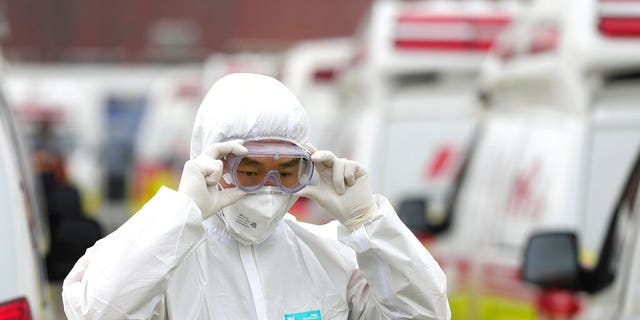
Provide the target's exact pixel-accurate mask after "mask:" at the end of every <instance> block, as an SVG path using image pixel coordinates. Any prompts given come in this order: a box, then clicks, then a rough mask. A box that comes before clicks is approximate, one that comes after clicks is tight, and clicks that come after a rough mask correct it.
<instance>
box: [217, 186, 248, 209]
mask: <svg viewBox="0 0 640 320" xmlns="http://www.w3.org/2000/svg"><path fill="white" fill-rule="evenodd" d="M218 192H219V195H220V198H219V199H220V202H219V203H220V204H221V205H222V206H223V207H226V206H229V205H231V204H234V203H235V202H236V201H238V200H240V199H241V198H242V197H244V196H245V195H247V193H246V192H245V191H242V190H241V189H240V188H235V187H234V188H227V189H222V190H220V191H218Z"/></svg>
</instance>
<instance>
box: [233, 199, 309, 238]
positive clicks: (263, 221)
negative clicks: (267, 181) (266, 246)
mask: <svg viewBox="0 0 640 320" xmlns="http://www.w3.org/2000/svg"><path fill="white" fill-rule="evenodd" d="M296 200H297V197H294V196H293V195H290V194H286V193H283V192H281V191H280V190H278V189H277V188H275V187H264V188H262V189H260V190H259V191H258V192H256V193H251V194H248V195H246V196H245V197H243V198H242V199H240V200H238V202H236V203H234V204H232V205H230V206H228V207H226V208H224V209H222V213H221V214H220V217H221V218H222V220H223V221H224V223H225V226H226V228H227V231H228V232H229V234H231V236H232V237H233V238H234V239H236V240H237V241H238V242H240V243H241V244H243V245H252V244H258V243H261V242H262V241H264V240H265V239H267V238H268V237H269V236H270V235H271V234H273V232H274V231H275V229H276V227H277V226H278V223H279V222H280V220H281V219H282V217H284V215H285V214H286V213H287V211H289V209H290V208H291V206H292V205H293V203H294V202H295V201H296Z"/></svg>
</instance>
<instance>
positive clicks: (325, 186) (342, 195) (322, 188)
mask: <svg viewBox="0 0 640 320" xmlns="http://www.w3.org/2000/svg"><path fill="white" fill-rule="evenodd" d="M305 147H306V148H307V149H308V150H309V152H311V160H313V162H314V163H315V166H316V170H317V171H318V174H319V176H320V183H319V184H318V185H307V186H306V187H305V188H304V189H302V190H300V191H298V192H297V193H296V194H295V195H296V196H301V197H306V198H309V199H312V200H314V201H316V202H318V203H319V204H320V205H321V206H322V207H323V208H325V209H326V210H327V211H329V213H331V214H332V215H333V216H334V217H335V218H336V219H338V221H340V222H341V223H342V224H343V225H344V226H345V227H347V228H348V229H350V230H353V229H356V228H358V227H359V226H361V225H362V224H364V223H365V222H367V221H369V220H370V219H371V218H372V217H373V214H374V213H375V212H376V210H378V208H377V206H376V204H375V201H374V200H373V193H372V192H371V186H370V185H369V175H368V174H367V171H366V170H365V169H364V167H362V165H361V164H359V163H357V162H355V161H352V160H347V159H344V158H342V159H338V157H336V155H335V154H333V153H332V152H331V151H326V150H322V151H317V150H316V149H315V147H314V146H312V145H311V144H307V145H305Z"/></svg>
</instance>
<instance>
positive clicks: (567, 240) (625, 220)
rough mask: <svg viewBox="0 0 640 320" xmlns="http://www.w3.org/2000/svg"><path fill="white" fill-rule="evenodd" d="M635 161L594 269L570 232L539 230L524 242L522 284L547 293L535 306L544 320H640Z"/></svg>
mask: <svg viewBox="0 0 640 320" xmlns="http://www.w3.org/2000/svg"><path fill="white" fill-rule="evenodd" d="M638 156H640V154H638ZM638 156H636V162H635V165H634V169H633V171H632V172H631V173H630V174H629V176H628V178H627V179H626V184H625V187H624V189H622V190H621V192H619V193H618V195H617V197H616V205H615V207H614V210H613V211H612V212H610V213H609V214H608V215H607V219H608V223H607V224H606V230H607V231H606V235H605V238H604V240H603V242H602V245H601V246H600V250H599V252H598V263H597V265H595V266H585V265H584V264H583V263H581V262H580V259H579V255H580V254H579V248H580V247H581V238H582V237H581V236H580V235H578V234H577V233H576V232H575V231H573V230H539V231H537V232H536V233H534V234H533V235H531V236H530V238H529V240H528V241H527V245H526V247H525V252H524V258H523V259H524V262H523V266H522V278H523V279H524V280H525V281H526V282H528V283H531V284H533V285H535V286H537V287H538V288H541V289H543V290H545V291H546V292H547V294H546V295H543V296H541V297H542V298H541V299H539V301H537V305H539V306H540V307H541V308H540V309H542V310H543V311H544V313H543V315H544V316H547V317H549V316H556V315H563V316H564V319H582V320H595V319H612V320H625V319H640V304H639V303H638V301H640V206H638V203H639V201H640V192H639V191H640V189H639V188H638V186H640V157H638ZM559 301H561V303H559Z"/></svg>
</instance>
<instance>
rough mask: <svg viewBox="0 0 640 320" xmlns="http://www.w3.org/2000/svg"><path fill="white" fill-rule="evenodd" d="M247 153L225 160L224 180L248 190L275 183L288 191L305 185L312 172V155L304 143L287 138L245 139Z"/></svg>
mask: <svg viewBox="0 0 640 320" xmlns="http://www.w3.org/2000/svg"><path fill="white" fill-rule="evenodd" d="M244 146H245V147H246V148H247V149H248V151H249V152H248V153H247V154H246V155H243V156H236V155H233V154H231V155H228V156H227V157H226V160H225V162H224V175H223V178H224V179H225V182H227V183H230V184H233V185H235V186H237V187H238V188H240V189H241V190H243V191H246V192H256V191H258V189H260V188H262V187H264V186H275V187H278V188H279V189H280V190H282V191H283V192H286V193H295V192H297V191H300V190H301V189H302V188H304V187H305V186H306V185H307V184H308V183H309V181H310V180H311V177H312V176H313V170H314V164H313V161H311V155H310V154H309V152H307V151H306V150H305V149H303V148H302V147H300V146H298V145H295V144H292V143H290V142H285V141H277V140H263V141H246V142H245V144H244Z"/></svg>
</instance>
